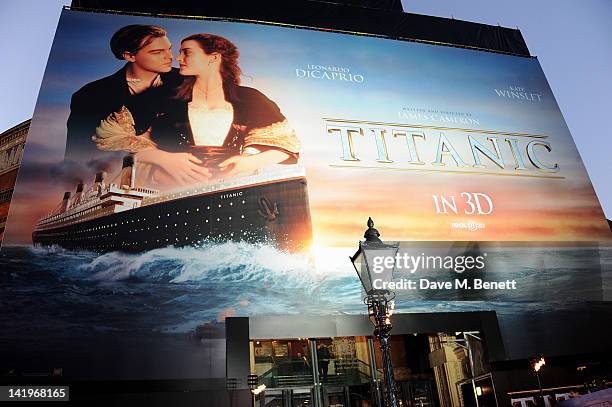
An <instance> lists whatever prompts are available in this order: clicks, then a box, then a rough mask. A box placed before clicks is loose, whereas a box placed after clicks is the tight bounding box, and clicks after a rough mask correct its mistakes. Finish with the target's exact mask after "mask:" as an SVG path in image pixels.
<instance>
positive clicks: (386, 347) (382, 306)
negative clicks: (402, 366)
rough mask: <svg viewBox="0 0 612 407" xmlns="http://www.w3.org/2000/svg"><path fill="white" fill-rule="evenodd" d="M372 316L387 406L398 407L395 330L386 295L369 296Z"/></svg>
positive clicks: (368, 301) (368, 300)
mask: <svg viewBox="0 0 612 407" xmlns="http://www.w3.org/2000/svg"><path fill="white" fill-rule="evenodd" d="M366 301H367V304H368V308H369V310H370V315H372V316H373V317H374V320H375V321H374V335H376V337H377V338H378V343H379V345H380V350H381V352H382V362H383V374H384V379H385V387H384V397H385V406H387V407H398V405H399V404H398V401H397V388H396V385H395V378H394V377H393V364H392V362H391V344H390V343H389V338H390V336H391V334H390V331H391V328H393V325H391V321H390V320H389V319H388V316H387V305H388V302H389V300H388V299H387V298H386V297H385V296H384V295H368V296H367V298H366Z"/></svg>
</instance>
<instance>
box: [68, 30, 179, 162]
mask: <svg viewBox="0 0 612 407" xmlns="http://www.w3.org/2000/svg"><path fill="white" fill-rule="evenodd" d="M110 48H111V51H112V52H113V55H114V56H115V57H116V58H117V59H119V60H125V61H126V62H127V63H126V64H125V66H124V67H123V68H121V69H120V70H119V71H117V72H115V73H114V74H112V75H110V76H107V77H105V78H102V79H99V80H96V81H94V82H91V83H88V84H86V85H85V86H83V87H82V88H81V89H79V90H78V91H77V92H75V93H74V94H73V95H72V100H71V103H70V116H69V118H68V122H67V129H68V133H67V139H66V152H65V159H70V160H90V159H93V158H95V157H96V156H97V155H98V154H99V153H100V152H99V150H98V149H97V148H96V145H95V144H94V142H93V141H92V136H93V135H94V134H95V133H96V127H98V126H99V125H100V122H101V121H102V120H105V119H106V118H107V117H108V116H109V115H111V114H113V113H115V112H119V111H120V110H121V109H122V108H123V107H125V108H127V109H128V110H129V112H130V113H131V116H132V118H133V121H134V129H135V131H136V134H138V135H145V137H143V138H142V141H141V142H142V143H147V140H146V134H147V131H148V129H149V127H150V125H151V123H152V121H153V120H154V119H155V117H156V116H157V115H159V114H160V112H158V111H157V110H158V109H159V107H160V106H162V105H163V103H161V101H162V100H163V99H164V98H167V97H170V96H171V94H172V92H173V90H174V89H175V88H176V87H177V86H178V85H179V84H180V83H181V80H182V79H181V77H180V76H179V74H178V70H177V69H176V68H172V51H171V43H170V41H169V40H168V37H167V33H166V30H165V29H163V28H161V27H159V26H153V25H140V24H134V25H128V26H125V27H123V28H121V29H119V30H118V31H117V32H116V33H115V34H114V35H113V36H112V38H111V40H110Z"/></svg>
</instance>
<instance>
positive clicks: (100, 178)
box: [93, 171, 106, 195]
mask: <svg viewBox="0 0 612 407" xmlns="http://www.w3.org/2000/svg"><path fill="white" fill-rule="evenodd" d="M105 175H106V174H105V173H104V171H98V172H96V180H95V181H94V185H93V189H94V190H95V191H96V193H97V194H98V195H101V194H102V192H103V191H104V176H105Z"/></svg>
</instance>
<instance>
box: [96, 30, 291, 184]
mask: <svg viewBox="0 0 612 407" xmlns="http://www.w3.org/2000/svg"><path fill="white" fill-rule="evenodd" d="M238 55H239V53H238V49H237V47H236V46H235V45H234V44H233V43H232V42H230V41H229V40H227V39H226V38H223V37H220V36H217V35H213V34H194V35H191V36H189V37H187V38H185V39H184V40H183V41H182V42H181V49H180V53H179V56H178V62H179V64H180V71H179V73H180V74H181V75H182V76H184V78H185V79H184V81H183V83H182V84H181V85H180V86H179V87H178V89H177V94H176V97H175V98H173V99H170V100H168V101H167V106H165V107H164V108H163V109H161V111H162V112H163V113H162V114H160V115H159V116H158V118H157V119H156V120H155V122H154V123H153V126H152V129H151V132H150V135H149V136H148V137H147V138H148V140H150V143H147V145H146V146H142V147H140V148H139V149H138V151H132V152H135V153H136V157H137V160H138V161H140V162H142V163H149V164H153V165H154V167H156V168H158V169H159V170H161V171H156V173H155V179H156V181H158V182H161V183H162V184H166V185H167V184H170V183H171V182H173V183H177V182H178V183H182V184H188V183H193V182H202V181H206V180H209V179H211V178H215V177H220V178H229V177H234V176H240V175H248V174H252V173H254V172H256V171H257V170H259V169H262V168H265V167H268V166H270V165H274V164H279V163H282V164H292V163H295V162H297V158H298V154H299V149H300V142H299V140H298V138H297V136H296V135H295V132H294V131H293V129H292V128H291V127H290V126H289V124H288V122H287V119H286V118H285V117H284V116H283V114H282V113H281V111H280V109H279V108H278V106H277V105H276V104H275V103H274V102H273V101H271V100H270V99H268V98H267V97H266V96H265V95H264V94H262V93H261V92H259V91H258V90H256V89H253V88H249V87H245V86H240V85H239V83H240V73H241V71H240V68H239V66H238ZM129 122H130V118H129V111H127V109H122V111H120V112H117V113H115V114H113V115H111V116H109V118H108V119H107V120H105V121H103V122H102V123H101V125H100V127H99V128H98V131H97V135H96V137H94V141H95V142H96V144H97V146H98V148H99V149H103V150H104V149H108V150H111V149H114V150H117V149H120V148H117V147H118V146H117V143H115V142H112V143H109V142H108V141H109V140H111V139H113V140H116V141H118V142H119V144H123V143H126V141H127V140H129V139H130V138H132V137H140V136H136V135H135V134H126V135H125V137H123V136H122V137H120V138H118V137H117V128H118V127H123V128H125V123H129ZM128 127H129V126H128ZM132 144H133V143H132ZM142 144H143V143H140V145H142ZM130 145H131V144H130ZM185 160H187V161H189V162H188V163H185ZM194 164H195V165H194Z"/></svg>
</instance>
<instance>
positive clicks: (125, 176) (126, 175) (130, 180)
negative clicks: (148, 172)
mask: <svg viewBox="0 0 612 407" xmlns="http://www.w3.org/2000/svg"><path fill="white" fill-rule="evenodd" d="M135 179H136V166H135V165H134V156H133V155H126V156H125V157H123V167H122V168H121V183H120V185H121V188H134V180H135Z"/></svg>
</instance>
